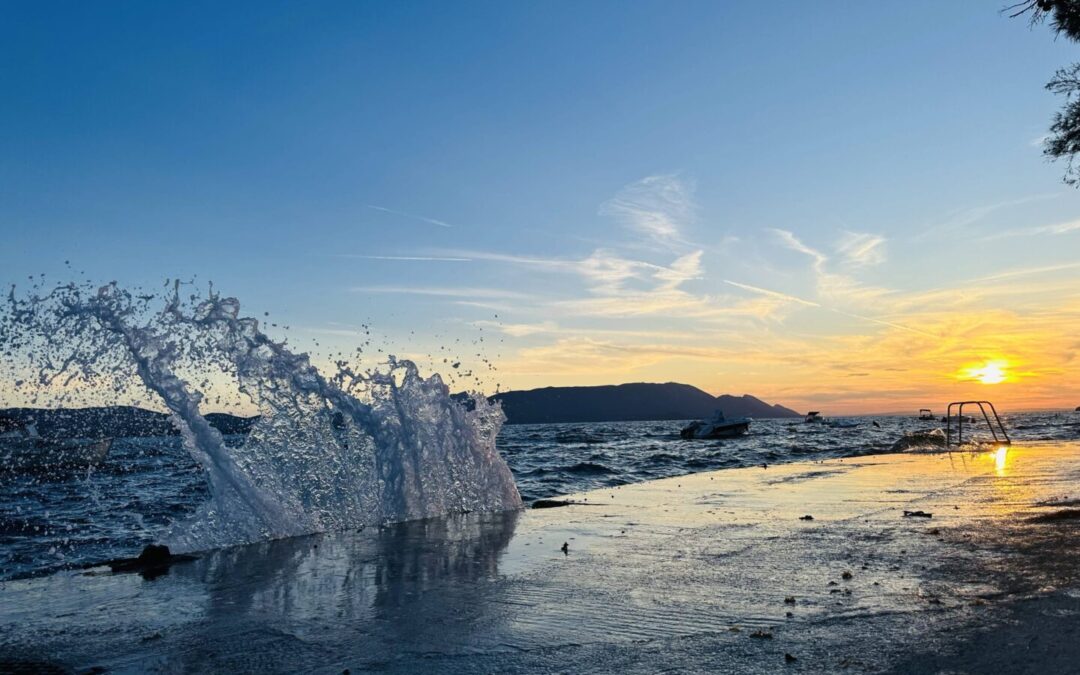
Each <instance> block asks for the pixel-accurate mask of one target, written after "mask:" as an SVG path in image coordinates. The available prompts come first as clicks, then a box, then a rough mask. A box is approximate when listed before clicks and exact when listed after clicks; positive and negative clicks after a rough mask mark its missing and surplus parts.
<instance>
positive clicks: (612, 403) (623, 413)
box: [491, 382, 802, 424]
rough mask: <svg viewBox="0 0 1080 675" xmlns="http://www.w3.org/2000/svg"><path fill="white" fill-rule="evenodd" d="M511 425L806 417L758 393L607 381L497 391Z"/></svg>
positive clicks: (497, 396)
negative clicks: (718, 414)
mask: <svg viewBox="0 0 1080 675" xmlns="http://www.w3.org/2000/svg"><path fill="white" fill-rule="evenodd" d="M491 398H492V399H493V400H496V401H500V402H501V403H502V407H503V412H504V413H506V417H507V421H508V422H509V423H510V424H541V423H546V422H626V421H634V420H682V419H692V418H700V417H708V416H711V415H712V414H713V412H714V411H716V410H722V411H724V415H726V416H727V417H759V418H765V417H801V416H802V415H800V414H799V413H797V412H795V411H794V410H791V409H790V408H785V407H783V406H781V405H769V404H768V403H766V402H764V401H762V400H761V399H759V398H755V397H754V396H750V395H749V394H745V395H743V396H730V395H727V394H725V395H723V396H712V395H710V394H708V393H706V392H704V391H702V390H700V389H698V388H697V387H692V386H690V385H688V384H679V383H677V382H668V383H666V384H649V383H644V382H639V383H634V384H619V385H607V386H600V387H544V388H543V389H530V390H528V391H508V392H504V393H501V394H495V395H494V396H492V397H491Z"/></svg>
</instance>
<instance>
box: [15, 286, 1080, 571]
mask: <svg viewBox="0 0 1080 675" xmlns="http://www.w3.org/2000/svg"><path fill="white" fill-rule="evenodd" d="M181 290H182V287H181V286H180V285H177V284H174V285H173V286H172V287H171V288H170V289H168V290H167V292H165V293H163V294H147V295H141V294H136V293H133V292H130V291H127V290H125V289H122V288H120V287H118V286H116V285H115V284H109V285H106V286H103V287H100V288H98V287H90V286H86V285H81V286H80V285H65V286H60V287H55V288H51V289H43V288H40V287H37V288H33V289H32V290H31V292H29V293H27V294H24V295H22V296H18V295H16V294H15V293H12V294H11V295H9V297H8V302H7V306H6V308H5V310H4V313H2V314H0V352H3V353H4V355H5V357H6V358H7V359H8V363H17V364H18V367H19V368H21V370H20V371H19V372H25V371H26V370H27V369H29V370H30V372H33V373H34V378H35V380H34V381H33V382H30V383H25V382H24V383H20V386H22V387H24V388H25V387H29V388H30V389H32V390H35V391H39V392H40V393H41V399H40V400H38V401H35V402H34V403H35V404H37V405H41V406H46V405H49V406H63V405H73V404H75V403H77V402H78V401H77V400H76V399H73V398H72V397H71V395H70V392H72V391H80V390H81V389H80V387H79V386H77V385H82V386H83V387H85V388H89V389H93V390H100V389H101V388H102V387H103V386H107V387H112V388H113V389H115V391H116V393H117V394H118V395H120V394H123V393H126V392H127V390H128V389H129V388H131V387H135V388H139V389H145V390H146V391H147V392H148V393H149V394H152V395H153V396H154V397H155V398H154V399H153V401H154V402H155V403H156V404H157V405H158V406H161V407H165V408H166V409H168V410H169V411H170V412H171V413H172V420H173V423H174V424H175V426H176V427H177V429H178V430H179V431H180V435H179V436H165V437H150V438H117V439H115V441H114V443H113V447H112V449H111V451H110V453H109V456H108V459H107V461H106V462H105V463H104V464H103V465H101V466H98V467H95V468H93V469H83V470H67V471H61V470H57V471H51V472H49V473H48V474H45V475H18V474H10V473H3V472H0V580H3V579H11V578H16V577H21V576H29V575H36V574H44V573H48V572H51V571H55V570H58V569H63V568H66V567H72V566H79V565H85V564H88V563H93V562H99V561H102V560H107V559H111V558H116V557H122V556H130V555H134V554H136V553H138V551H139V550H140V549H141V547H142V546H143V545H145V544H147V543H151V542H164V543H167V544H169V545H170V546H172V547H174V548H175V549H176V550H180V551H184V550H188V551H190V550H203V549H209V548H215V547H221V546H229V545H233V544H240V543H245V542H251V541H257V540H263V539H269V538H280V537H288V536H294V535H299V534H306V533H311V532H322V531H332V530H342V529H349V528H363V527H368V526H373V525H379V524H383V523H386V522H396V521H404V520H414V519H420V518H428V517H433V516H439V515H444V514H449V513H461V512H468V511H503V510H512V509H517V508H520V507H521V506H522V504H523V501H522V498H523V497H524V502H525V503H528V502H531V501H533V500H535V499H539V498H543V497H551V496H556V495H561V494H567V493H572V492H578V491H583V490H588V489H594V488H601V487H612V486H618V485H623V484H626V483H633V482H639V481H644V480H650V479H655V478H663V477H668V476H675V475H681V474H686V473H692V472H698V471H710V470H716V469H725V468H735V467H744V466H755V465H762V464H764V465H768V464H773V463H777V462H788V461H799V460H819V459H826V458H837V457H856V456H861V455H867V454H874V453H882V452H888V451H889V449H890V448H891V446H892V444H893V443H894V442H895V441H896V440H897V439H898V438H899V437H900V436H902V435H903V434H904V433H905V432H909V431H915V430H926V429H931V428H934V427H936V426H940V425H938V424H937V423H934V422H923V421H919V420H916V419H915V418H914V416H903V417H900V416H896V417H877V418H853V419H850V420H845V421H849V422H851V423H852V424H853V426H845V427H843V428H838V427H830V426H826V425H820V424H804V423H802V421H801V420H755V421H754V423H753V424H752V426H751V429H750V432H749V433H748V434H747V435H746V436H743V437H739V438H734V439H726V440H718V441H701V440H685V439H682V438H680V436H679V430H680V429H681V428H682V426H684V424H685V421H656V422H603V423H591V424H543V425H510V426H503V416H502V413H501V411H500V410H499V408H498V407H497V406H496V405H491V404H489V403H488V402H487V401H486V400H485V399H484V398H483V397H482V396H471V397H468V398H467V399H465V400H461V399H455V398H452V397H451V396H450V391H449V388H448V387H447V386H446V384H444V383H443V381H442V380H441V379H440V378H439V376H438V375H430V376H427V377H424V376H422V375H421V373H420V372H419V370H418V369H417V367H416V366H415V365H414V364H412V363H410V362H408V361H397V360H394V359H388V360H387V361H386V362H385V363H383V364H382V367H381V369H376V370H373V371H368V372H364V373H360V372H357V371H356V370H354V369H353V368H351V367H350V366H349V365H348V364H347V363H345V362H340V363H339V364H338V369H337V371H336V372H335V373H333V375H331V376H329V377H328V376H326V375H324V374H323V373H321V372H319V371H318V370H317V369H316V368H314V367H313V366H312V364H311V363H310V361H309V359H308V357H307V356H306V355H303V354H297V353H294V352H292V351H291V350H290V349H288V347H287V346H286V345H285V344H284V343H281V342H275V341H274V340H272V339H271V338H269V337H268V336H267V335H265V334H264V333H263V332H262V331H261V330H260V325H259V322H258V321H257V320H255V319H254V318H251V317H245V316H243V315H242V313H241V311H240V306H239V303H238V302H237V301H236V300H235V299H232V298H225V297H221V296H219V295H217V294H214V293H212V292H209V293H206V294H198V293H192V294H187V295H183V294H182V293H181ZM154 302H158V303H161V302H163V303H164V304H163V306H161V307H159V308H154V307H153V303H154ZM211 370H216V371H217V372H220V373H224V374H225V375H226V376H227V377H228V378H230V381H232V382H233V383H235V385H236V387H237V388H238V390H239V391H240V392H241V393H242V394H243V395H245V396H246V397H248V399H249V400H250V401H252V402H253V404H254V405H255V406H256V408H257V410H258V412H259V413H260V415H261V417H260V420H259V422H258V423H257V424H256V425H255V427H254V428H253V429H252V431H251V432H250V433H249V434H247V435H245V436H222V435H221V434H220V433H218V432H217V431H216V430H215V429H214V428H213V427H211V426H210V425H209V424H208V423H207V422H206V419H205V417H203V414H202V412H201V410H202V407H203V405H204V401H205V399H206V397H207V396H208V394H207V392H209V391H210V389H211V387H210V386H209V385H208V384H207V383H206V382H203V381H200V380H199V375H200V374H203V375H204V376H205V374H206V373H207V372H208V371H211ZM12 377H15V376H14V375H13V376H12ZM193 383H194V384H193ZM1004 422H1005V425H1006V427H1007V428H1008V429H1009V431H1010V434H1011V435H1012V436H1013V439H1014V441H1023V442H1039V441H1061V440H1073V439H1077V438H1080V415H1077V414H1074V413H1068V412H1056V413H1022V414H1014V415H1006V416H1005V417H1004ZM974 430H975V431H977V430H978V425H976V426H975V428H974Z"/></svg>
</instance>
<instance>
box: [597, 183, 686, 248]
mask: <svg viewBox="0 0 1080 675" xmlns="http://www.w3.org/2000/svg"><path fill="white" fill-rule="evenodd" d="M696 213H697V205H696V203H695V202H694V184H693V183H692V182H689V181H687V180H684V179H682V178H680V177H678V176H675V175H670V174H668V175H655V176H647V177H646V178H642V179H641V180H639V181H637V182H636V183H631V184H630V185H627V186H626V187H624V188H623V189H622V190H620V191H619V193H618V194H617V195H615V197H613V198H612V199H610V200H608V201H606V202H604V204H602V205H601V207H600V214H601V215H606V216H613V217H614V218H616V219H617V220H618V221H619V222H621V223H622V224H623V225H624V226H625V227H627V228H629V229H631V230H632V231H634V232H637V233H639V234H642V235H645V236H646V237H647V238H649V239H652V240H654V241H657V242H660V243H663V244H671V243H675V242H678V241H680V240H681V238H682V230H683V228H684V227H685V226H686V225H688V224H689V223H691V222H693V221H694V219H695V216H696Z"/></svg>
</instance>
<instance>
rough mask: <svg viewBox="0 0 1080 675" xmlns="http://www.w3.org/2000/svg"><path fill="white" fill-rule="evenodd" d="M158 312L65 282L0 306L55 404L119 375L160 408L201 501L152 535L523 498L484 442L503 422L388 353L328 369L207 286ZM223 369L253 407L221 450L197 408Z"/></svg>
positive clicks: (348, 519) (235, 534) (503, 503)
mask: <svg viewBox="0 0 1080 675" xmlns="http://www.w3.org/2000/svg"><path fill="white" fill-rule="evenodd" d="M181 288H182V286H181V284H179V283H174V284H172V285H171V288H170V290H169V292H168V293H166V297H165V305H164V308H162V309H160V310H153V309H152V308H151V303H152V302H153V301H155V300H156V297H155V296H152V295H137V294H135V293H133V292H131V291H128V290H125V289H123V288H121V287H120V286H118V285H117V284H116V283H112V284H108V285H105V286H102V287H100V288H94V287H93V286H90V285H85V284H83V285H79V284H68V285H63V286H58V287H56V288H53V289H51V290H49V291H48V292H44V291H42V290H40V289H32V291H31V292H29V293H27V294H26V295H23V296H18V295H16V293H15V291H14V289H13V290H12V291H11V293H10V294H9V295H8V302H7V305H6V307H5V311H4V312H3V314H2V315H0V353H3V354H4V356H5V358H6V359H7V360H9V362H11V363H14V362H16V361H18V362H21V364H22V365H23V366H24V368H25V369H28V370H30V371H31V372H33V373H34V374H35V381H34V382H32V383H31V384H29V385H26V384H23V383H20V384H22V386H23V387H24V388H25V387H28V386H29V387H31V388H33V389H34V390H35V391H38V392H41V393H42V394H43V395H48V396H51V397H52V401H51V402H52V403H54V404H58V405H59V404H63V403H64V402H65V401H66V397H67V396H68V395H69V392H70V390H71V388H72V387H73V385H88V386H90V387H92V388H96V389H97V390H101V389H102V388H103V387H109V388H110V389H111V390H112V391H114V392H115V393H116V394H117V395H119V394H120V393H122V392H126V391H127V389H128V387H129V386H131V385H130V381H131V380H132V376H133V375H137V376H138V381H139V382H141V384H142V385H143V386H144V387H145V388H146V389H147V390H149V391H150V392H151V393H152V394H154V395H155V396H156V397H157V398H158V399H159V400H160V402H161V403H162V404H163V405H164V406H165V407H166V408H167V409H168V410H169V411H170V412H171V414H172V415H171V417H172V421H173V423H174V424H175V425H176V426H177V428H178V429H179V430H180V432H181V435H182V437H183V439H184V445H185V448H186V449H187V451H188V452H189V453H190V454H191V456H192V457H193V458H194V459H195V461H196V462H198V464H199V465H200V466H201V467H202V468H203V470H204V472H205V475H206V480H207V484H208V486H209V489H210V499H209V501H207V502H206V503H205V504H204V505H203V506H202V507H201V508H200V509H199V510H198V511H197V512H196V514H195V515H194V516H193V517H192V518H190V519H187V520H184V521H180V522H177V523H174V524H173V526H172V527H171V528H170V529H169V530H168V532H167V533H166V535H165V537H164V540H165V542H166V543H168V544H169V545H170V546H172V547H173V548H174V549H176V550H179V551H191V550H202V549H207V548H214V547H219V546H224V545H231V544H238V543H247V542H253V541H257V540H261V539H268V538H279V537H288V536H295V535H300V534H307V533H312V532H322V531H330V530H340V529H346V528H355V527H363V526H366V525H371V524H377V523H386V522H398V521H405V520H414V519H420V518H427V517H432V516H437V515H441V514H447V513H459V512H468V511H504V510H510V509H517V508H520V507H521V497H520V496H519V494H518V490H517V487H516V486H515V484H514V479H513V476H512V475H511V473H510V469H509V468H508V467H507V465H506V463H505V462H504V461H503V459H502V457H500V456H499V453H498V451H497V450H496V448H495V438H496V436H497V434H498V433H499V429H500V428H501V426H502V423H503V421H504V417H503V414H502V410H501V409H500V408H499V407H498V406H497V405H492V404H490V403H488V402H487V400H486V399H485V398H484V397H483V396H480V395H471V401H470V402H469V403H468V404H467V405H463V404H462V403H459V402H458V401H455V400H454V399H452V398H451V397H450V392H449V389H448V387H447V386H446V385H445V384H444V383H443V382H442V380H441V379H440V377H439V376H438V375H432V376H431V377H428V378H426V379H425V378H423V377H422V376H421V375H420V373H419V372H418V370H417V368H416V366H415V365H414V364H413V363H411V362H409V361H404V360H400V361H399V360H395V359H394V358H393V357H391V358H390V359H389V362H388V363H387V364H386V366H385V368H384V369H383V370H382V371H376V372H369V373H358V372H355V371H354V370H353V369H351V368H350V367H349V366H348V365H347V364H346V363H345V362H343V361H339V362H338V363H337V368H338V370H337V372H336V374H334V375H333V377H331V378H327V377H325V376H324V375H323V374H322V373H320V372H319V370H318V369H316V368H315V367H314V366H313V365H312V364H311V363H310V360H309V357H308V356H307V355H306V354H297V353H293V352H292V351H290V350H289V349H288V348H287V347H286V344H285V343H284V342H275V341H274V340H272V339H271V338H270V337H268V336H267V335H266V334H264V333H262V332H261V331H260V329H259V322H258V321H257V320H256V319H254V318H250V317H242V316H241V315H240V304H239V302H238V301H237V300H236V299H235V298H223V297H221V296H220V295H217V294H215V293H214V292H213V290H212V289H211V290H210V291H209V292H208V293H207V294H206V295H205V296H202V295H199V294H192V295H190V296H187V297H186V298H182V297H181ZM187 373H194V374H195V376H196V377H202V378H203V379H202V381H201V382H200V384H199V386H200V387H202V388H204V389H205V388H206V387H207V386H212V385H211V384H210V383H211V381H212V379H213V378H214V377H219V375H218V374H219V373H224V374H225V375H226V376H227V377H228V378H230V380H231V382H232V383H233V385H234V386H235V388H236V389H237V390H238V391H239V392H240V393H241V394H242V395H244V396H245V397H247V398H248V399H250V401H251V402H252V403H253V404H254V405H255V406H256V407H257V408H258V411H259V413H260V417H259V420H258V421H257V422H256V423H255V426H254V428H253V429H252V430H251V433H250V434H249V435H248V436H247V438H246V440H245V441H244V442H243V444H242V445H240V446H239V447H227V446H226V444H225V442H224V439H223V438H222V436H221V434H220V433H219V432H218V431H217V430H216V429H215V428H213V427H212V426H211V425H210V424H209V423H208V422H207V419H206V418H205V417H204V416H203V414H202V413H201V412H200V405H201V404H202V402H203V400H204V398H205V396H204V392H202V391H200V390H199V389H198V388H196V387H195V386H193V385H192V384H191V383H190V380H191V379H193V378H191V377H188V378H187V379H185V377H184V375H185V374H187Z"/></svg>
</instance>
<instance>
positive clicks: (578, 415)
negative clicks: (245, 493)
mask: <svg viewBox="0 0 1080 675" xmlns="http://www.w3.org/2000/svg"><path fill="white" fill-rule="evenodd" d="M454 397H455V398H456V399H457V400H459V401H468V400H469V399H468V396H467V395H465V394H455V395H454ZM490 400H493V401H499V402H500V403H502V406H503V412H504V413H505V414H506V417H507V424H552V423H556V424H557V423H574V422H631V421H649V420H685V419H695V418H699V417H708V416H710V415H712V413H713V412H714V411H716V410H723V411H724V413H725V414H726V415H728V416H729V417H756V418H785V417H786V418H795V417H801V415H800V414H799V413H797V412H795V411H794V410H791V409H790V408H785V407H783V406H780V405H769V404H768V403H765V402H764V401H762V400H761V399H758V398H756V397H754V396H750V395H749V394H746V395H743V396H730V395H728V394H724V395H722V396H712V395H710V394H708V393H706V392H704V391H702V390H700V389H698V388H697V387H692V386H690V385H688V384H678V383H674V382H669V383H666V384H648V383H635V384H622V385H609V386H598V387H545V388H543V389H531V390H528V391H509V392H505V393H501V394H495V395H494V396H492V397H490ZM205 417H206V420H207V421H208V422H209V423H210V426H212V427H214V428H215V429H217V430H218V431H220V432H221V433H222V434H225V435H232V434H246V433H248V432H249V431H251V428H252V426H254V424H255V422H256V421H257V420H258V419H259V418H258V416H254V417H242V416H238V415H231V414H229V413H207V414H206V415H205ZM4 419H7V420H13V421H16V422H18V423H20V424H34V425H35V426H36V427H37V431H38V433H39V434H41V435H42V436H43V437H45V438H76V437H81V438H104V437H107V436H114V437H125V438H147V437H154V436H176V435H178V434H179V433H180V432H179V431H177V429H176V427H175V426H174V425H173V424H172V422H170V421H169V415H167V414H165V413H160V412H155V411H152V410H146V409H144V408H138V407H135V406H101V407H87V408H7V409H3V410H0V420H4Z"/></svg>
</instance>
